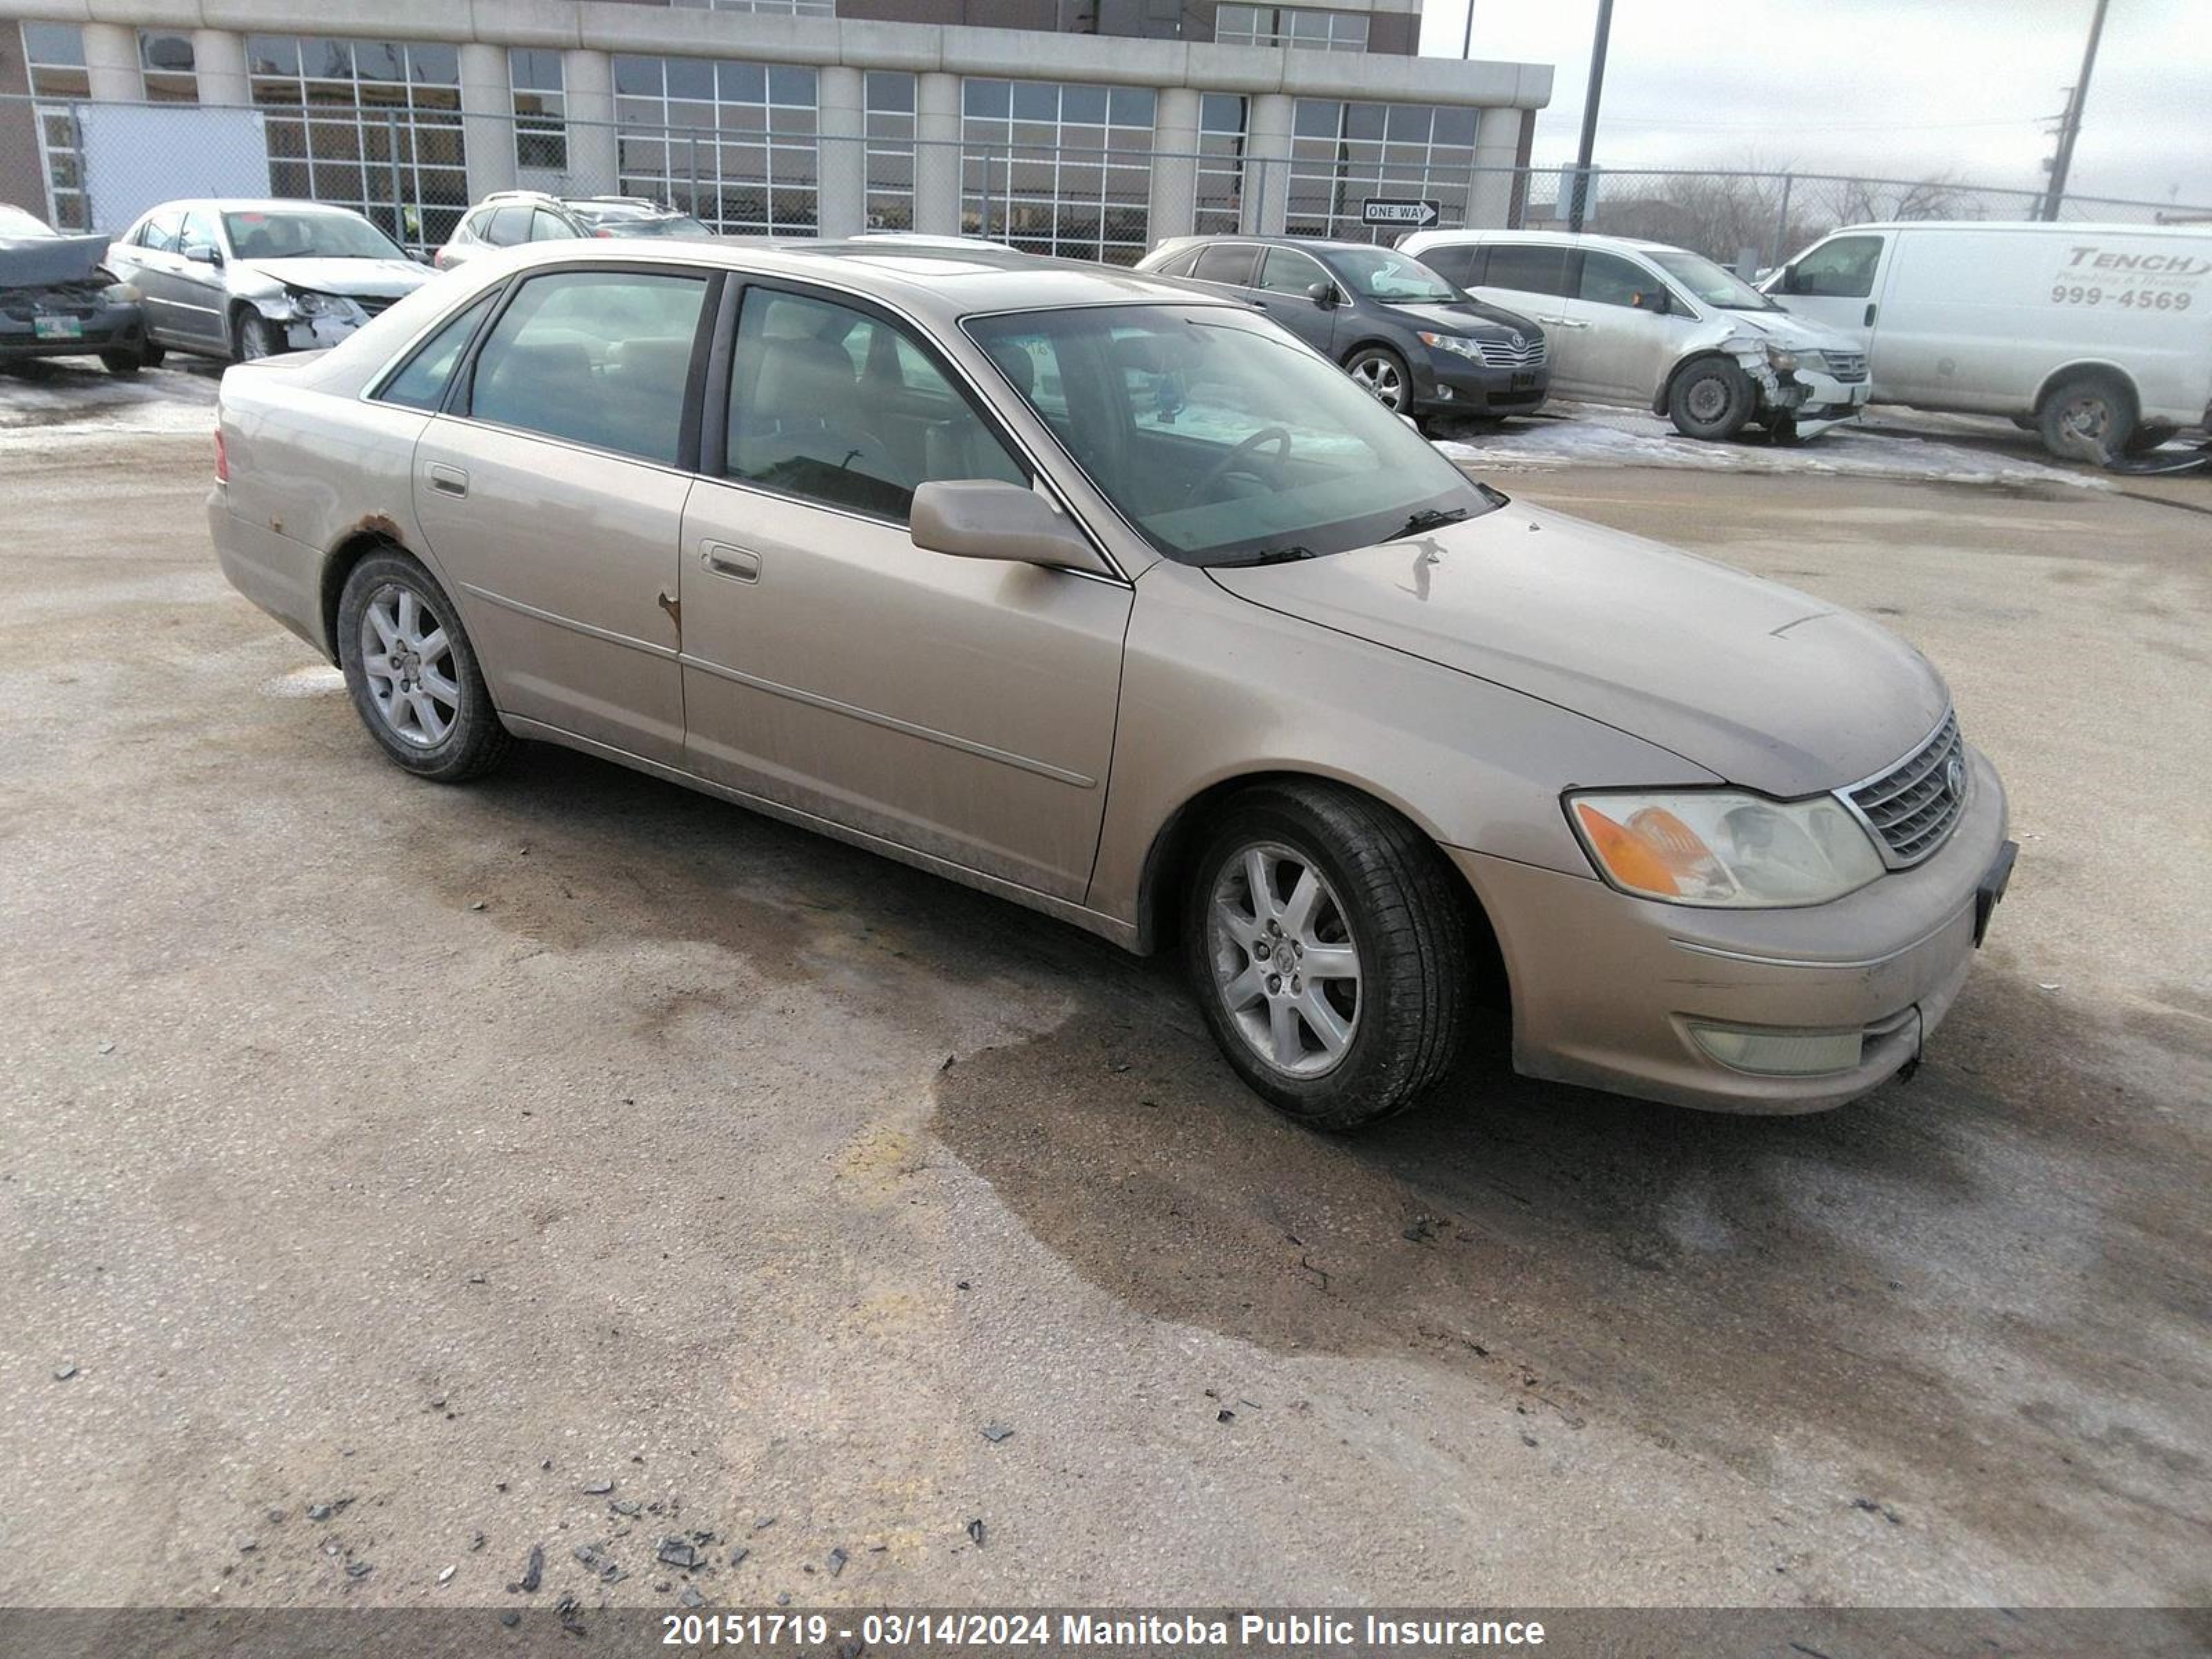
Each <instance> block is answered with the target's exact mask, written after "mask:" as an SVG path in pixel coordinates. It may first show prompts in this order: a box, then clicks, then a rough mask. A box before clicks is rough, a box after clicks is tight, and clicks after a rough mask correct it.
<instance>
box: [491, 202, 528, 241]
mask: <svg viewBox="0 0 2212 1659" xmlns="http://www.w3.org/2000/svg"><path fill="white" fill-rule="evenodd" d="M482 234H483V239H484V240H486V241H487V242H489V243H490V244H491V245H492V246H494V247H513V246H514V245H515V244H516V243H517V242H526V241H528V240H530V210H529V209H528V208H526V207H503V208H501V209H500V210H499V211H498V212H496V213H495V214H493V215H492V216H491V217H490V218H489V220H487V221H486V222H485V223H484V227H483V233H482Z"/></svg>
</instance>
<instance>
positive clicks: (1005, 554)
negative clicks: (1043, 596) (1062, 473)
mask: <svg viewBox="0 0 2212 1659" xmlns="http://www.w3.org/2000/svg"><path fill="white" fill-rule="evenodd" d="M908 534H909V535H911V536H912V537H913V538H914V544H915V546H916V547H919V548H921V549H922V550H924V551H925V552H929V553H949V554H951V556H953V557H955V558H959V559H997V560H1000V561H1002V562H1006V563H1008V564H1041V565H1044V566H1047V567H1048V568H1052V569H1054V570H1088V571H1090V572H1091V573H1092V574H1098V575H1103V574H1105V568H1104V566H1103V565H1102V564H1101V563H1100V562H1099V559H1098V556H1097V553H1095V552H1093V551H1092V550H1091V544H1090V542H1089V541H1088V540H1086V539H1085V537H1084V534H1083V532H1081V531H1080V530H1078V529H1077V528H1076V527H1075V521H1074V520H1072V519H1070V518H1068V517H1067V515H1066V514H1065V513H1061V512H1060V511H1058V510H1057V509H1055V508H1054V506H1053V505H1052V503H1051V502H1049V501H1047V500H1045V498H1044V497H1043V496H1042V495H1038V494H1037V493H1036V490H1034V489H1027V488H1025V487H1024V486H1023V485H1021V484H1012V483H1001V482H1000V481H999V480H998V479H996V478H960V479H939V480H937V481H935V482H933V483H926V484H924V485H922V486H921V488H920V489H917V490H915V492H914V506H913V507H912V509H911V510H910V511H909V512H908Z"/></svg>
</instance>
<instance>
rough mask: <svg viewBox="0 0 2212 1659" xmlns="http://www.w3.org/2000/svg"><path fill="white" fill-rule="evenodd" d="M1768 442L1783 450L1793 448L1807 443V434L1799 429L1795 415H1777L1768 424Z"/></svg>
mask: <svg viewBox="0 0 2212 1659" xmlns="http://www.w3.org/2000/svg"><path fill="white" fill-rule="evenodd" d="M1766 441H1767V442H1769V443H1771V444H1775V445H1778V446H1780V447H1783V448H1785V449H1787V448H1791V447H1795V446H1796V445H1798V444H1802V443H1803V442H1804V441H1805V435H1804V434H1803V433H1802V432H1800V431H1798V429H1797V417H1796V416H1794V415H1777V416H1775V417H1774V418H1773V419H1772V420H1771V421H1769V422H1767V423H1766Z"/></svg>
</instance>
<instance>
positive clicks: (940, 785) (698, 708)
mask: <svg viewBox="0 0 2212 1659" xmlns="http://www.w3.org/2000/svg"><path fill="white" fill-rule="evenodd" d="M726 380H727V383H728V387H729V390H728V392H727V395H726V398H724V399H718V400H717V401H718V402H720V404H721V407H722V410H723V411H724V413H723V415H722V417H721V418H720V419H719V420H718V419H716V418H714V417H712V416H710V417H709V419H708V430H709V433H710V441H713V443H714V453H710V454H708V456H706V457H705V463H706V465H705V469H704V470H706V471H708V472H709V473H710V474H711V473H717V472H719V473H720V475H721V476H720V477H712V476H710V477H702V479H701V480H700V481H699V483H698V486H697V488H696V489H695V490H694V491H693V493H692V496H691V500H690V506H689V507H688V508H687V509H686V511H685V513H684V543H683V546H684V557H683V574H682V578H681V580H682V582H683V600H684V656H683V664H684V702H685V707H686V709H687V712H688V718H689V724H690V736H689V746H688V750H687V757H688V759H687V763H688V765H689V766H690V769H692V770H694V771H696V772H698V773H700V774H702V775H704V776H706V777H708V778H711V779H714V780H715V781H719V782H721V783H723V784H726V785H727V786H728V787H732V788H733V789H737V790H739V791H741V792H743V793H746V794H749V795H756V796H759V797H762V798H763V799H768V800H770V801H774V802H776V803H778V804H780V805H784V806H786V807H788V808H791V809H793V810H794V811H800V812H804V813H806V814H808V815H810V816H811V817H819V818H823V819H827V820H829V822H831V823H837V824H841V825H843V826H845V827H846V828H848V829H854V830H857V831H860V832H861V833H862V834H865V835H867V836H874V837H878V838H880V839H882V840H884V841H888V842H893V843H895V844H896V845H898V846H901V847H904V848H912V849H914V850H915V851H918V852H921V853H923V854H927V855H929V856H931V857H934V858H939V859H942V860H946V861H948V862H950V863H952V864H956V865H958V866H963V867H964V868H967V869H970V870H975V871H979V872H982V873H984V874H986V875H989V876H993V877H995V878H999V879H1001V880H1004V881H1008V882H1012V883H1013V884H1016V885H1018V886H1021V887H1024V888H1028V889H1030V890H1034V891H1037V892H1042V893H1047V894H1050V895H1052V896H1054V897H1058V898H1063V899H1069V900H1079V899H1080V898H1081V897H1082V896H1083V893H1084V891H1085V888H1086V886H1087V885H1088V884H1089V881H1090V875H1091V864H1092V861H1093V860H1094V858H1095V857H1096V855H1097V845H1098V826H1099V823H1100V819H1101V817H1102V814H1103V807H1104V804H1105V794H1106V772H1107V765H1108V762H1109V758H1110V757H1111V754H1112V750H1113V740H1114V719H1115V706H1116V702H1117V700H1118V698H1119V696H1120V688H1121V641H1122V636H1123V635H1124V633H1125V632H1126V630H1127V623H1128V617H1129V607H1130V603H1131V598H1132V589H1131V588H1130V586H1128V584H1127V583H1126V582H1124V581H1122V580H1119V579H1118V578H1109V577H1104V576H1097V577H1094V576H1091V575H1088V574H1082V573H1079V572H1075V571H1069V570H1050V569H1045V568H1041V567H1038V566H1034V565H1026V564H1012V563H1005V562H998V561H994V560H986V559H963V558H953V557H951V556H947V555H945V554H941V553H931V552H926V551H924V550H921V549H920V548H918V547H916V546H915V544H914V542H913V540H912V539H911V538H910V537H909V536H908V533H907V514H908V507H909V505H910V503H911V501H912V497H913V492H914V490H915V488H916V487H917V486H918V485H920V484H921V483H925V482H928V481H931V480H940V479H958V478H995V479H999V480H1001V481H1004V482H1007V483H1029V482H1030V470H1029V467H1028V465H1027V463H1026V462H1025V461H1024V459H1022V457H1021V456H1020V454H1019V453H1018V450H1017V449H1016V448H1015V447H1013V446H1012V444H1011V443H1010V442H1009V441H1007V440H1006V437H1005V436H1004V435H1003V434H1002V433H1001V432H1000V430H999V428H998V427H997V426H996V424H995V422H993V421H992V420H990V419H989V418H988V417H987V416H986V415H985V414H984V413H983V411H982V406H981V403H980V402H979V401H978V400H977V399H976V398H975V397H974V395H973V393H972V392H971V391H970V390H969V388H968V387H967V386H965V385H964V384H963V381H962V380H961V377H960V376H959V375H958V374H957V372H956V371H954V370H953V369H952V368H951V367H950V366H949V365H948V363H947V362H946V361H945V358H944V357H943V356H941V355H940V354H939V352H938V351H937V350H936V349H934V348H933V346H931V345H930V343H928V342H927V340H925V339H924V338H922V337H920V336H918V335H917V334H915V332H914V331H912V330H910V329H909V328H908V326H907V325H904V324H903V323H901V322H899V321H898V320H897V319H893V318H891V317H890V316H888V315H887V314H885V313H881V312H878V311H877V310H875V309H874V308H873V307H869V306H867V305H866V304H865V303H864V302H861V301H857V300H854V299H852V298H850V297H848V296H843V295H831V294H828V293H823V292H817V291H814V290H810V289H805V287H803V286H799V285H784V284H781V283H778V284H773V285H771V284H758V285H749V286H748V287H747V288H746V289H745V290H744V295H743V296H742V302H741V304H740V306H739V315H738V323H737V326H736V329H735V331H734V345H733V349H732V351H731V356H730V358H729V361H728V362H727V365H726ZM716 428H720V432H719V435H718V441H715V438H716V432H715V429H716Z"/></svg>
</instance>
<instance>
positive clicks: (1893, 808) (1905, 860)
mask: <svg viewBox="0 0 2212 1659" xmlns="http://www.w3.org/2000/svg"><path fill="white" fill-rule="evenodd" d="M1844 799H1847V800H1848V801H1849V802H1850V805H1851V806H1852V808H1853V809H1854V810H1856V811H1857V813H1858V815H1859V816H1860V817H1862V818H1863V819H1865V820H1866V823H1867V827H1868V828H1869V829H1872V830H1873V831H1874V833H1875V838H1876V839H1877V840H1878V841H1880V842H1881V846H1882V857H1883V859H1884V860H1885V861H1886V862H1887V864H1888V865H1889V866H1890V867H1891V868H1892V869H1902V868H1904V867H1905V866H1907V865H1913V864H1917V863H1919V862H1920V860H1923V859H1924V858H1926V857H1927V856H1928V855H1929V854H1930V853H1932V852H1934V851H1935V850H1936V848H1939V847H1941V846H1942V844H1943V838H1944V837H1945V836H1948V835H1949V834H1950V833H1951V830H1952V828H1953V826H1954V825H1955V824H1956V823H1958V822H1959V815H1960V813H1961V812H1963V811H1966V744H1964V743H1962V742H1961V741H1960V737H1959V719H1958V716H1957V715H1956V714H1946V715H1944V717H1943V724H1942V725H1941V726H1937V727H1936V735H1935V736H1933V737H1932V738H1929V739H1928V741H1927V742H1926V743H1924V744H1922V745H1921V746H1920V747H1919V748H1917V749H1916V750H1913V751H1912V753H1911V754H1910V755H1908V756H1907V757H1905V759H1903V760H1901V761H1899V763H1897V764H1896V765H1895V766H1893V767H1892V768H1891V769H1889V770H1888V771H1887V772H1885V773H1883V774H1882V775H1881V776H1880V777H1878V778H1869V779H1868V780H1867V781H1865V782H1864V783H1862V784H1858V785H1856V786H1854V787H1851V788H1850V789H1847V790H1845V791H1844Z"/></svg>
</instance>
